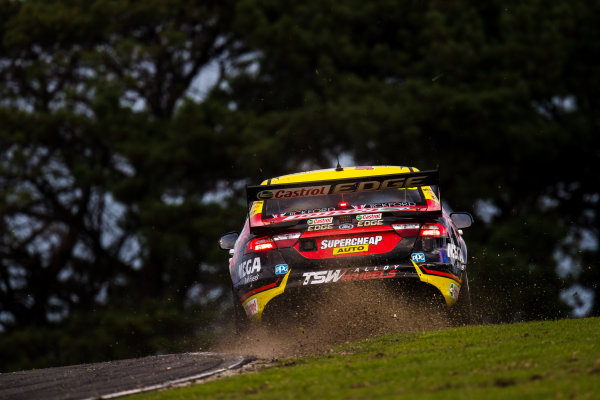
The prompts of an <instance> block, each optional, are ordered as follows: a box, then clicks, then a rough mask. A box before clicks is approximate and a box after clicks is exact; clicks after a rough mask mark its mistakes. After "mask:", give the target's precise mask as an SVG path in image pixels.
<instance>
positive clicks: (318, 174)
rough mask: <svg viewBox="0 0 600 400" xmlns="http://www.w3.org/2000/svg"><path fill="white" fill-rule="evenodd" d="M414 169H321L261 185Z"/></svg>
mask: <svg viewBox="0 0 600 400" xmlns="http://www.w3.org/2000/svg"><path fill="white" fill-rule="evenodd" d="M418 171H419V170H418V169H417V168H414V167H400V166H394V165H373V166H353V167H344V168H343V170H341V171H336V169H335V168H327V169H319V170H314V171H305V172H298V173H295V174H289V175H282V176H278V177H276V178H271V179H267V180H265V181H263V182H262V183H261V185H274V184H278V183H293V182H310V181H324V180H330V179H343V178H356V177H363V176H374V175H387V174H401V173H410V172H418Z"/></svg>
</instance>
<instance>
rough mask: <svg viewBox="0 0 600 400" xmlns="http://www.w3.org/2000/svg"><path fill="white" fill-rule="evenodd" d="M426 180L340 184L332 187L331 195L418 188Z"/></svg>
mask: <svg viewBox="0 0 600 400" xmlns="http://www.w3.org/2000/svg"><path fill="white" fill-rule="evenodd" d="M426 179H427V177H426V176H411V177H409V178H406V177H399V178H392V179H386V180H383V181H376V180H372V181H359V182H349V183H340V184H337V185H335V186H334V187H333V190H332V191H331V193H352V192H369V191H371V190H386V189H398V188H406V187H414V186H419V185H421V184H422V183H423V182H425V181H426Z"/></svg>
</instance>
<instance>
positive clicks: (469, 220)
mask: <svg viewBox="0 0 600 400" xmlns="http://www.w3.org/2000/svg"><path fill="white" fill-rule="evenodd" d="M450 218H451V219H452V222H454V225H456V228H458V229H463V228H468V227H470V226H471V225H473V217H472V216H471V214H469V213H463V212H458V213H452V214H450Z"/></svg>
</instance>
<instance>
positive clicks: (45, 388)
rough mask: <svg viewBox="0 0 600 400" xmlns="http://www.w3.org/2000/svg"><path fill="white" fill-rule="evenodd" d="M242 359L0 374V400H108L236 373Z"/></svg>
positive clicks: (210, 357)
mask: <svg viewBox="0 0 600 400" xmlns="http://www.w3.org/2000/svg"><path fill="white" fill-rule="evenodd" d="M246 361H247V360H245V359H244V358H243V357H239V356H232V355H227V354H219V353H183V354H169V355H162V356H152V357H146V358H138V359H131V360H121V361H109V362H103V363H97V364H81V365H75V366H69V367H58V368H46V369H40V370H33V371H21V372H12V373H5V374H0V399H15V400H16V399H31V400H37V399H110V398H115V397H119V396H124V395H127V394H133V393H139V392H144V391H149V390H157V389H161V388H164V387H169V386H173V385H178V384H183V383H186V382H191V381H195V380H199V379H203V378H205V377H208V376H210V375H213V374H216V373H219V372H223V371H225V370H228V369H233V368H237V367H240V366H241V365H243V364H244V363H245V362H246Z"/></svg>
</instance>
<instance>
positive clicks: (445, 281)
mask: <svg viewBox="0 0 600 400" xmlns="http://www.w3.org/2000/svg"><path fill="white" fill-rule="evenodd" d="M411 262H412V263H413V265H414V266H415V269H416V270H417V274H418V275H419V279H420V280H421V282H425V283H429V284H430V285H433V286H435V287H436V288H437V289H438V290H439V291H440V292H441V293H442V296H444V300H446V305H447V306H448V307H451V306H452V305H454V303H456V300H457V299H458V294H459V292H460V286H461V285H460V283H458V282H457V281H455V280H454V279H450V278H446V277H443V276H437V275H429V274H426V273H424V272H423V271H422V270H421V268H419V266H418V265H417V263H415V262H414V260H411Z"/></svg>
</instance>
